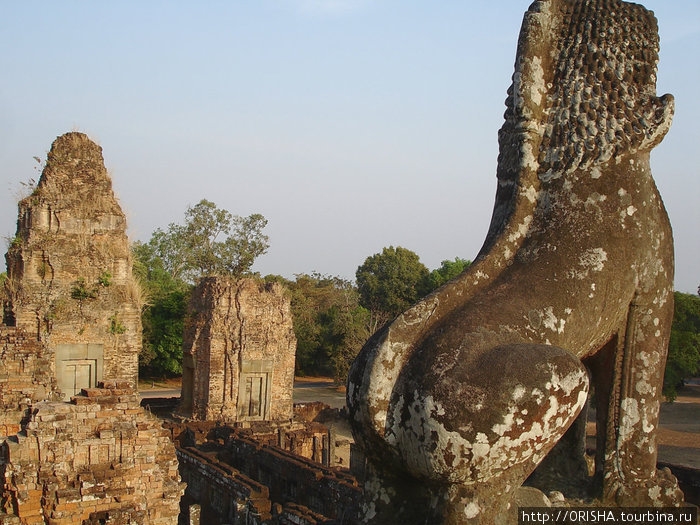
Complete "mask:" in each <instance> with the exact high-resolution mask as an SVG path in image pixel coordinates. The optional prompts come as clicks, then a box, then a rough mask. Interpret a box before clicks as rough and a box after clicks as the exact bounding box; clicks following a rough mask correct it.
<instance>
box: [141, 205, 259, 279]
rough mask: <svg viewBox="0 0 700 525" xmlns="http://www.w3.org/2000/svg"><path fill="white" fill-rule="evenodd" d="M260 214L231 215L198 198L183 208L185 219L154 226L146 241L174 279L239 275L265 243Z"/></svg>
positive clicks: (249, 265) (246, 268) (244, 270)
mask: <svg viewBox="0 0 700 525" xmlns="http://www.w3.org/2000/svg"><path fill="white" fill-rule="evenodd" d="M266 225H267V219H265V217H263V216H262V215H260V214H253V215H250V216H248V217H239V216H237V215H232V214H231V213H230V212H228V211H227V210H223V209H219V208H217V206H216V204H214V203H213V202H210V201H208V200H206V199H202V200H201V201H199V203H197V204H196V205H195V206H190V207H188V208H187V210H186V211H185V223H184V224H175V223H171V224H170V225H169V226H168V228H167V230H165V231H163V230H161V229H160V228H159V229H157V230H156V231H155V232H154V233H153V236H152V237H151V240H150V241H149V243H148V244H149V245H150V246H151V247H152V248H153V250H154V254H155V255H157V256H158V257H159V258H160V259H161V260H162V262H163V268H164V269H165V270H166V271H168V272H169V273H170V275H171V276H172V277H173V278H174V279H180V280H183V281H187V282H194V281H195V280H196V279H198V278H199V277H202V276H204V275H215V274H218V275H230V276H233V277H240V276H242V275H244V274H246V273H247V272H249V271H250V268H251V267H252V265H253V262H254V261H255V259H256V258H257V257H258V256H260V255H262V254H264V253H265V252H266V251H267V249H268V247H269V239H268V237H267V235H264V234H263V233H262V230H263V228H265V226H266Z"/></svg>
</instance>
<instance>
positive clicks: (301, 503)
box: [171, 423, 361, 525]
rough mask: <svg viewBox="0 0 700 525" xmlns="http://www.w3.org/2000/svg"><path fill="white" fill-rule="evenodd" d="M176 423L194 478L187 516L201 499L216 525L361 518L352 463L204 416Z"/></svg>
mask: <svg viewBox="0 0 700 525" xmlns="http://www.w3.org/2000/svg"><path fill="white" fill-rule="evenodd" d="M189 427H191V429H189ZM171 429H172V431H173V434H174V435H175V436H178V435H179V437H177V439H176V442H178V443H179V444H178V445H177V454H178V459H179V462H180V472H181V475H182V478H183V479H184V480H186V481H187V483H188V486H187V491H186V493H185V497H184V498H183V505H182V508H183V511H184V514H185V515H186V513H187V510H188V509H189V507H190V506H191V505H193V504H196V505H197V506H199V508H200V509H201V520H202V522H206V523H211V524H213V525H217V524H223V523H227V524H234V525H238V524H241V525H242V524H248V525H250V524H261V523H263V522H264V523H267V524H271V525H272V524H278V525H282V524H296V525H316V524H322V523H358V522H359V521H358V516H359V502H360V494H361V489H360V487H359V486H358V484H357V482H356V481H355V479H354V478H353V476H352V475H351V474H350V473H349V472H348V471H347V470H345V469H339V468H327V467H324V466H322V465H320V464H318V463H317V462H314V461H311V460H309V459H306V458H303V457H300V456H297V455H295V454H293V453H291V452H288V451H285V450H282V449H280V448H279V447H277V446H271V445H267V444H263V442H262V441H266V440H270V439H272V438H270V437H269V436H267V438H268V439H266V436H265V435H263V436H258V435H254V436H252V435H249V434H250V432H249V431H248V430H241V429H233V428H231V427H225V426H217V427H214V426H213V425H211V424H209V425H207V426H206V427H202V426H200V425H199V424H198V423H189V424H187V425H172V426H171ZM188 429H189V430H188ZM290 434H291V433H290ZM261 437H262V438H263V439H262V441H261V440H260V439H259V438H261Z"/></svg>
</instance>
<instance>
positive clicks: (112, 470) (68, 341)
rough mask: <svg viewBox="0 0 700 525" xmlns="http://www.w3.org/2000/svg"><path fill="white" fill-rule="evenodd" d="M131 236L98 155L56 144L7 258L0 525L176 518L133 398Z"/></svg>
mask: <svg viewBox="0 0 700 525" xmlns="http://www.w3.org/2000/svg"><path fill="white" fill-rule="evenodd" d="M125 229H126V221H125V218H124V214H123V213H122V211H121V209H120V207H119V204H118V203H117V201H116V199H115V197H114V193H113V192H112V184H111V181H110V179H109V177H108V175H107V171H106V170H105V167H104V162H103V160H102V150H101V148H100V147H99V146H97V145H96V144H95V143H93V142H92V141H90V140H89V139H88V138H87V137H86V136H85V135H83V134H80V133H68V134H66V135H63V136H61V137H59V138H57V139H56V141H55V142H54V143H53V146H52V147H51V151H50V152H49V155H48V159H47V162H46V167H45V169H44V171H43V173H42V176H41V179H40V180H39V184H38V187H37V189H36V190H35V191H34V192H33V193H32V195H30V196H29V197H27V198H26V199H24V200H22V201H21V202H20V203H19V219H18V221H17V235H16V237H15V239H14V240H13V241H12V243H11V246H10V249H9V251H8V254H7V256H6V259H7V266H8V279H7V281H6V288H5V298H4V304H3V307H4V309H3V313H4V315H3V324H2V325H0V352H1V353H2V360H0V523H3V524H13V525H14V524H17V525H19V524H27V525H29V524H32V525H39V524H48V523H51V524H54V525H69V524H73V523H81V524H83V525H97V524H99V523H113V524H122V523H123V524H126V523H139V524H143V525H174V524H175V523H177V520H178V513H179V500H180V496H181V494H182V492H183V490H184V486H183V484H182V483H181V482H180V476H179V474H178V463H177V458H176V456H175V447H174V445H173V443H172V442H171V441H170V439H169V436H168V433H167V431H165V430H164V429H163V427H162V424H161V422H160V421H159V420H158V419H156V418H155V416H153V415H151V414H150V413H148V412H147V411H146V410H144V409H143V408H141V407H140V406H139V396H138V394H137V393H136V391H135V386H136V381H137V373H138V368H137V367H138V362H137V359H138V352H139V349H140V348H141V321H140V308H139V294H138V286H137V285H136V283H135V282H134V281H133V278H132V275H131V261H130V256H129V242H128V239H127V237H126V233H125ZM62 400H65V401H69V402H63V401H62Z"/></svg>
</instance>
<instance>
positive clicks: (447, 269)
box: [429, 257, 472, 291]
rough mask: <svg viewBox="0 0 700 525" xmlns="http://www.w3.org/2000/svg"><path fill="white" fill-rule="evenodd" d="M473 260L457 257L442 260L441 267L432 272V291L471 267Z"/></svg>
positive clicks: (430, 278)
mask: <svg viewBox="0 0 700 525" xmlns="http://www.w3.org/2000/svg"><path fill="white" fill-rule="evenodd" d="M471 263H472V262H471V261H469V260H467V259H461V258H460V257H455V260H454V261H442V263H441V264H440V268H436V269H435V270H433V271H432V272H430V277H429V281H430V291H433V290H435V289H437V288H440V287H441V286H442V285H443V284H445V283H446V282H447V281H450V280H452V279H454V278H455V277H457V276H458V275H459V274H461V273H462V272H463V271H464V270H466V269H467V268H469V266H470V265H471Z"/></svg>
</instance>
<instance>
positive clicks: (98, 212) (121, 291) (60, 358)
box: [4, 133, 141, 399]
mask: <svg viewBox="0 0 700 525" xmlns="http://www.w3.org/2000/svg"><path fill="white" fill-rule="evenodd" d="M6 260H7V268H8V279H7V281H6V295H7V296H8V300H7V303H6V305H5V309H4V310H5V311H4V322H5V324H11V325H16V326H17V327H19V328H22V329H23V330H25V331H26V332H27V333H30V334H33V335H35V337H36V338H37V339H38V340H40V341H41V342H43V343H44V344H45V345H46V349H47V351H48V352H49V353H50V354H53V355H54V356H55V358H52V359H51V364H52V366H53V367H54V373H55V374H56V376H57V378H58V382H59V389H60V390H61V391H62V392H63V395H64V399H68V398H70V396H71V395H74V394H75V393H77V392H79V389H80V387H83V386H86V387H90V386H95V384H96V383H97V381H99V380H101V379H125V380H127V381H129V383H130V385H131V386H132V387H135V386H136V380H137V374H138V353H139V350H140V348H141V317H140V293H139V289H138V285H137V284H136V282H135V281H134V279H133V277H132V272H131V256H130V245H129V241H128V239H127V236H126V218H125V216H124V213H122V210H121V208H120V206H119V203H118V202H117V199H116V198H115V196H114V192H113V191H112V182H111V179H110V178H109V175H108V174H107V170H106V169H105V166H104V160H103V158H102V148H100V147H99V146H98V145H97V144H95V143H94V142H92V141H91V140H90V139H89V138H88V137H87V136H85V135H83V134H82V133H67V134H65V135H62V136H60V137H58V138H57V139H56V140H55V141H54V143H53V145H52V147H51V151H50V152H49V154H48V157H47V161H46V166H45V168H44V170H43V172H42V175H41V178H40V180H39V183H38V185H37V188H36V189H35V191H34V192H33V193H32V194H31V195H30V196H29V197H27V198H25V199H23V200H22V201H21V202H20V203H19V217H18V220H17V234H16V236H15V238H14V239H13V240H12V241H11V243H10V248H9V250H8V253H7V255H6ZM65 361H72V362H73V363H72V364H69V365H65V364H64V362H65ZM68 375H72V379H75V378H76V377H78V379H79V380H78V383H79V384H78V387H77V388H74V389H73V390H72V391H70V392H68V391H67V390H69V387H68V386H67V385H68V384H69V383H70V381H69V380H67V379H66V378H67V376H68ZM88 380H89V381H88ZM85 381H88V382H87V384H85ZM73 382H74V383H75V381H73Z"/></svg>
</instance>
